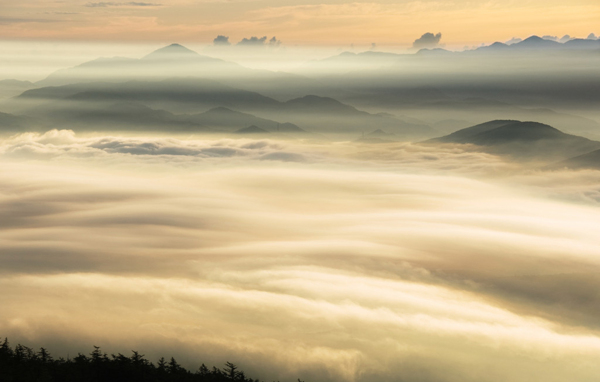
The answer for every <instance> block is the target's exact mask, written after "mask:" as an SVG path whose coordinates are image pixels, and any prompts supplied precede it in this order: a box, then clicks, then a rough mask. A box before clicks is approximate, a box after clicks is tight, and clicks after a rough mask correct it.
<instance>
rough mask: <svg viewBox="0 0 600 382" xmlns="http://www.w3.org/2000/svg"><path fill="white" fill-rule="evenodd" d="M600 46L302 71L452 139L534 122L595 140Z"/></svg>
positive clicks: (361, 62) (355, 100)
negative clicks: (459, 124) (466, 131)
mask: <svg viewBox="0 0 600 382" xmlns="http://www.w3.org/2000/svg"><path fill="white" fill-rule="evenodd" d="M598 66H600V40H583V39H575V40H571V41H568V42H565V43H559V42H555V41H550V40H545V39H542V38H540V37H537V36H532V37H530V38H527V39H526V40H524V41H521V42H519V43H516V44H511V45H508V44H504V43H500V42H497V43H494V44H492V45H490V46H487V47H480V48H477V49H472V50H466V51H462V52H451V51H447V50H443V49H432V50H421V51H419V52H417V53H414V54H393V53H384V52H376V51H372V52H371V51H370V52H362V53H352V52H344V53H342V54H340V55H338V56H334V57H330V58H327V59H324V60H320V61H313V62H310V63H308V64H306V65H305V66H304V67H303V68H302V70H301V71H300V73H302V74H304V75H307V76H311V77H314V78H319V80H320V82H321V85H322V86H323V87H324V88H326V87H330V88H332V89H333V88H335V89H338V90H339V91H340V95H339V96H337V97H336V98H337V99H339V100H340V101H342V102H346V103H350V104H352V105H355V106H356V107H358V108H361V109H365V110H369V111H372V110H377V111H387V112H391V113H394V114H397V115H400V114H402V115H408V116H410V117H414V118H418V119H420V120H422V121H424V122H425V123H427V124H429V125H432V126H434V127H436V128H439V129H440V131H441V132H442V133H450V132H451V131H453V130H452V129H453V128H454V127H455V126H452V124H446V123H440V122H442V121H447V120H462V121H464V122H465V123H464V124H463V127H466V126H469V125H474V124H477V123H481V122H484V121H489V120H494V119H516V120H529V121H538V122H541V123H545V124H549V125H551V126H555V127H557V128H559V129H561V130H564V131H567V132H569V133H574V134H580V135H585V136H588V137H590V138H593V139H596V137H597V138H600V133H598V131H600V125H599V124H598V123H597V120H598V118H600V117H598V113H597V112H596V111H595V110H597V105H598V104H599V103H600V92H598V91H597V89H598V87H599V86H600V72H599V71H598V70H597V69H596V68H597V67H598Z"/></svg>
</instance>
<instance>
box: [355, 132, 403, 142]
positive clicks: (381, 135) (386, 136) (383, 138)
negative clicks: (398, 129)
mask: <svg viewBox="0 0 600 382" xmlns="http://www.w3.org/2000/svg"><path fill="white" fill-rule="evenodd" d="M396 138H397V137H396V134H394V133H387V132H385V131H383V130H381V129H377V130H375V131H371V132H370V133H368V134H365V135H363V136H361V137H360V138H358V139H357V140H356V142H360V143H390V142H394V141H396V140H397V139H396Z"/></svg>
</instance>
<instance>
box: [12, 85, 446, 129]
mask: <svg viewBox="0 0 600 382" xmlns="http://www.w3.org/2000/svg"><path fill="white" fill-rule="evenodd" d="M118 104H121V105H122V106H118ZM125 105H128V106H125ZM133 105H137V106H136V107H137V108H139V107H140V105H143V106H144V107H146V108H150V109H153V110H154V111H152V112H151V111H149V110H148V111H147V112H141V111H140V113H139V118H138V121H137V124H138V129H139V128H142V127H143V126H159V125H160V123H164V124H165V125H166V126H170V127H169V128H173V126H177V127H178V128H183V126H184V125H185V126H188V127H189V126H205V127H206V126H211V125H212V126H213V127H214V126H218V127H221V128H224V127H225V126H230V127H236V128H240V127H245V126H249V125H257V126H259V127H261V128H265V129H267V130H271V131H272V130H275V129H277V128H279V130H280V131H284V130H285V131H286V132H287V133H291V132H302V131H303V129H304V130H308V131H312V132H316V133H337V134H355V133H356V132H359V131H365V130H367V129H369V128H371V127H377V128H385V129H387V130H390V131H391V132H394V133H397V134H402V135H403V136H404V137H427V136H432V135H433V134H434V131H433V129H432V128H431V127H430V126H428V125H426V124H423V123H415V122H414V121H404V120H402V119H398V118H395V117H394V116H393V115H390V114H371V113H368V112H365V111H361V110H358V109H356V108H354V107H353V106H350V105H347V104H344V103H341V102H339V101H337V100H335V99H333V98H329V97H320V96H314V95H309V96H304V97H300V98H295V99H291V100H289V101H285V102H282V101H278V100H275V99H273V98H270V97H266V96H263V95H261V94H259V93H256V92H251V91H246V90H241V89H237V88H233V87H230V86H227V85H223V84H221V83H219V82H217V81H214V80H206V79H197V78H173V79H166V80H162V81H128V82H119V83H109V82H93V83H79V84H71V85H63V86H51V87H43V88H37V89H31V90H27V91H25V92H24V93H23V94H21V95H19V96H18V97H15V98H12V99H11V100H9V101H6V102H4V103H3V105H2V106H3V108H4V109H7V110H10V111H11V112H12V113H14V114H20V115H28V116H32V117H36V118H38V119H41V120H45V121H47V122H48V123H53V124H54V125H56V124H67V123H78V124H79V125H81V126H83V125H85V124H86V123H88V124H91V125H93V124H94V123H95V122H97V123H100V122H103V123H104V125H107V124H110V125H115V126H118V125H119V124H121V125H123V126H132V125H133V124H135V123H136V115H137V111H136V110H134V108H133ZM123 108H128V109H129V111H130V112H127V113H126V112H124V111H123V110H122V109H123ZM211 109H213V110H212V111H210V110H211ZM140 110H141V109H140ZM117 111H118V112H117ZM199 111H201V112H202V113H198V112H199ZM207 111H210V113H207ZM167 112H168V114H165V113H167ZM250 113H251V114H250ZM190 114H191V115H190ZM119 118H120V119H119ZM282 120H283V121H287V123H280V122H276V121H282ZM299 126H301V127H302V128H300V127H299Z"/></svg>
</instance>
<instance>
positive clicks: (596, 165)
mask: <svg viewBox="0 0 600 382" xmlns="http://www.w3.org/2000/svg"><path fill="white" fill-rule="evenodd" d="M550 168H553V169H561V168H570V169H574V170H581V169H593V170H600V150H595V151H592V152H590V153H587V154H583V155H579V156H576V157H574V158H570V159H567V160H564V161H562V162H559V163H556V164H554V165H552V166H551V167H550Z"/></svg>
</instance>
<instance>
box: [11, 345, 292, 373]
mask: <svg viewBox="0 0 600 382" xmlns="http://www.w3.org/2000/svg"><path fill="white" fill-rule="evenodd" d="M0 380H2V381H3V382H232V381H235V382H260V381H259V380H258V379H252V378H248V377H247V376H246V375H245V374H244V372H243V371H240V370H238V367H237V366H236V365H234V364H233V363H231V362H227V363H225V367H224V368H222V369H218V368H216V367H214V366H213V367H212V368H210V369H209V368H208V367H207V366H206V365H204V364H202V366H200V368H199V369H198V370H196V371H195V372H192V371H190V370H187V369H185V368H184V367H182V366H181V365H179V364H178V363H177V361H176V360H175V358H173V357H171V359H170V360H168V361H167V360H165V359H164V358H161V359H160V360H159V361H158V362H157V363H156V364H153V363H152V362H150V361H148V360H147V359H146V358H144V355H143V354H139V353H138V352H136V351H133V354H132V355H131V356H129V357H127V356H125V355H123V354H120V353H119V354H116V355H115V354H111V355H110V356H109V355H108V354H106V353H103V352H102V351H100V348H99V347H98V346H94V350H93V351H92V352H91V353H90V355H89V356H86V355H85V354H81V353H79V354H78V355H77V356H76V357H74V358H69V359H64V358H62V357H61V358H57V359H55V358H53V357H52V356H51V355H50V353H48V351H47V350H46V349H44V348H40V350H39V351H35V350H33V349H32V348H29V347H27V346H23V345H21V344H19V345H17V346H15V347H14V348H11V346H10V344H9V342H8V339H6V338H5V339H4V342H3V343H2V344H1V345H0ZM298 382H301V381H300V380H298Z"/></svg>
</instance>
